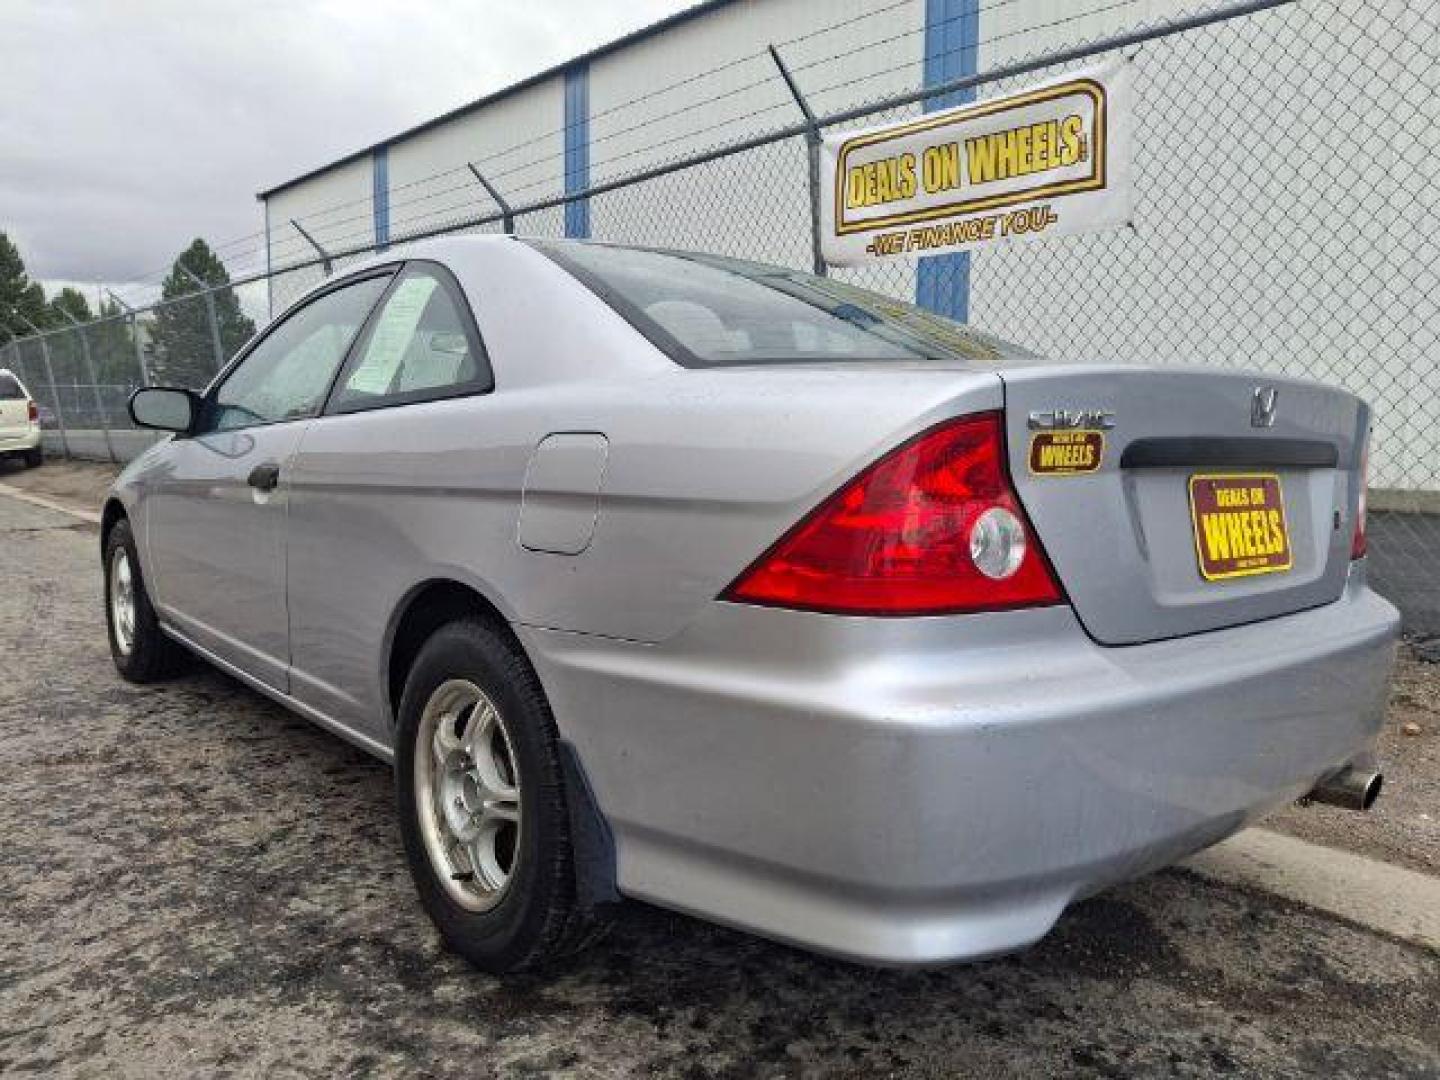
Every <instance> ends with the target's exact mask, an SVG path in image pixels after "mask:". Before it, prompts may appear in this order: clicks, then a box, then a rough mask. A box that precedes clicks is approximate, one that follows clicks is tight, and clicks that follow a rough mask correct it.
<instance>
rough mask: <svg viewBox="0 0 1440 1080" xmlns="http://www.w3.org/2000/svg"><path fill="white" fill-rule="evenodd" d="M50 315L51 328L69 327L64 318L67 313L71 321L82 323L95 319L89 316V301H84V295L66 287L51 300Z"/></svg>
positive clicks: (77, 290) (67, 320) (68, 320)
mask: <svg viewBox="0 0 1440 1080" xmlns="http://www.w3.org/2000/svg"><path fill="white" fill-rule="evenodd" d="M50 313H51V318H50V325H51V326H69V325H70V319H67V318H66V317H65V315H66V314H67V313H68V314H69V316H70V318H71V319H74V320H75V321H76V322H82V323H83V322H89V321H90V320H91V319H93V318H94V317H95V316H94V315H92V314H90V301H89V300H86V299H85V294H84V293H82V292H81V291H80V290H79V289H72V288H71V287H70V286H68V285H67V286H65V288H63V289H61V290H60V293H59V295H57V296H55V297H52V298H51V300H50Z"/></svg>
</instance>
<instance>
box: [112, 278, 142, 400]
mask: <svg viewBox="0 0 1440 1080" xmlns="http://www.w3.org/2000/svg"><path fill="white" fill-rule="evenodd" d="M105 291H106V292H108V293H110V299H111V300H114V301H115V303H117V304H119V305H120V306H121V307H122V308H124V309H125V310H126V311H127V312H129V314H130V335H131V337H132V338H134V340H135V366H136V367H137V368H138V369H139V371H140V385H141V386H149V385H150V372H149V371H147V370H146V368H145V346H144V345H142V344H141V342H140V313H139V312H138V311H136V310H135V309H134V308H133V307H131V306H130V305H129V304H127V303H126V302H125V301H124V300H121V299H120V297H118V296H116V295H115V294H114V293H113V292H111V291H110V290H109V289H106V290H105Z"/></svg>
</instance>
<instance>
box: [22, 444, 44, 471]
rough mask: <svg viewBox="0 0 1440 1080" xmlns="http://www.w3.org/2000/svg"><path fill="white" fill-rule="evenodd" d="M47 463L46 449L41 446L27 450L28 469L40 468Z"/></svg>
mask: <svg viewBox="0 0 1440 1080" xmlns="http://www.w3.org/2000/svg"><path fill="white" fill-rule="evenodd" d="M43 464H45V451H44V450H43V449H41V448H40V447H38V446H37V447H34V448H33V449H30V450H26V451H25V467H26V468H27V469H38V468H39V467H40V466H41V465H43Z"/></svg>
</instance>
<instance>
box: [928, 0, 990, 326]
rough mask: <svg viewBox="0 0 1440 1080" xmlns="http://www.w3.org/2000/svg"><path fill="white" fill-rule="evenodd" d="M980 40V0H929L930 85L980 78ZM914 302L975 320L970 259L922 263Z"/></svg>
mask: <svg viewBox="0 0 1440 1080" xmlns="http://www.w3.org/2000/svg"><path fill="white" fill-rule="evenodd" d="M979 40H980V0H925V85H926V86H939V85H940V84H942V83H946V82H949V81H950V80H952V79H960V78H964V77H965V76H966V75H974V74H975V65H976V63H977V60H976V55H975V54H976V52H977V51H978V50H977V44H978V42H979ZM974 99H975V91H974V89H972V88H967V89H964V90H956V91H952V92H951V93H949V94H942V95H940V96H939V97H935V98H931V99H929V100H928V101H927V102H926V103H925V110H926V111H927V112H933V111H935V110H937V109H950V108H953V107H955V106H956V105H963V104H964V103H965V102H967V101H973V100H974ZM915 302H916V303H917V304H919V305H920V306H921V307H923V308H927V309H928V310H930V311H933V312H935V313H936V314H938V315H944V316H946V317H947V318H951V319H956V320H958V321H960V322H965V321H966V320H967V319H968V318H969V317H970V253H969V252H968V251H961V252H956V253H955V254H954V255H932V256H930V257H929V258H925V259H921V260H920V265H919V267H918V268H917V270H916V275H915Z"/></svg>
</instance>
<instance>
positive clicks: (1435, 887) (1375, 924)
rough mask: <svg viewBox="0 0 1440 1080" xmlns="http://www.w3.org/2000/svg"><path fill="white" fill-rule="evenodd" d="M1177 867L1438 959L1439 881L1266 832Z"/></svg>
mask: <svg viewBox="0 0 1440 1080" xmlns="http://www.w3.org/2000/svg"><path fill="white" fill-rule="evenodd" d="M1182 865H1183V866H1185V867H1187V868H1188V869H1190V870H1194V871H1195V872H1196V873H1199V874H1202V875H1204V876H1205V877H1208V878H1213V879H1214V880H1216V881H1222V882H1227V883H1230V884H1235V885H1247V886H1250V887H1252V888H1257V889H1263V890H1264V891H1265V892H1268V893H1273V894H1275V895H1276V896H1283V897H1285V898H1286V899H1287V900H1294V901H1297V902H1298V903H1301V904H1305V905H1306V906H1307V907H1312V908H1316V909H1318V910H1320V911H1324V912H1328V913H1329V914H1331V915H1338V916H1340V917H1341V918H1343V919H1348V920H1350V921H1351V922H1353V923H1358V924H1359V925H1361V926H1364V927H1367V928H1369V929H1371V930H1379V931H1380V932H1381V933H1385V934H1390V935H1392V936H1393V937H1398V938H1404V939H1405V940H1407V941H1413V942H1415V943H1416V944H1417V945H1423V946H1425V947H1426V948H1429V949H1434V950H1436V951H1437V952H1440V878H1436V877H1430V876H1429V875H1428V874H1421V873H1417V872H1416V871H1414V870H1407V869H1405V868H1404V867H1400V866H1392V865H1390V864H1389V863H1383V862H1379V861H1377V860H1375V859H1367V858H1365V857H1364V856H1363V855H1354V854H1351V853H1350V852H1348V851H1339V850H1336V849H1335V848H1328V847H1322V846H1321V845H1319V844H1311V843H1307V842H1306V841H1304V840H1296V839H1295V838H1294V837H1290V836H1282V835H1281V834H1280V833H1273V832H1268V831H1266V830H1265V829H1246V830H1245V831H1244V832H1241V833H1237V834H1236V835H1235V836H1232V837H1231V838H1230V839H1229V840H1226V841H1225V842H1224V843H1221V844H1217V845H1216V846H1215V847H1213V848H1210V849H1209V850H1208V851H1202V852H1201V853H1200V854H1199V855H1196V856H1194V857H1192V858H1190V859H1188V860H1187V861H1186V862H1184V863H1183V864H1182Z"/></svg>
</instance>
